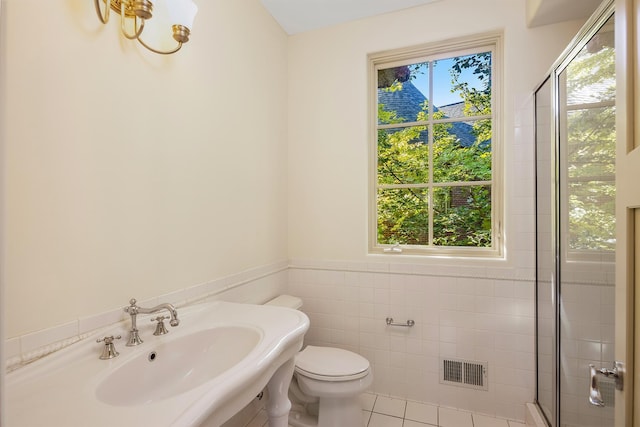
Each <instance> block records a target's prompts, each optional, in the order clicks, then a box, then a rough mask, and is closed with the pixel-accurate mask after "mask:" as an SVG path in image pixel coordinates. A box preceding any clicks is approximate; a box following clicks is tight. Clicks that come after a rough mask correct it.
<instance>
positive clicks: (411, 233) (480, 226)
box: [377, 52, 492, 247]
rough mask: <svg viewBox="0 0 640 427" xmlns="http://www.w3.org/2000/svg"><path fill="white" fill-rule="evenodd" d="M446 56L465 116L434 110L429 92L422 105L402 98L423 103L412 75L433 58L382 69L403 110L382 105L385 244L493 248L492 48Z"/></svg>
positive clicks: (381, 83) (381, 233) (381, 79)
mask: <svg viewBox="0 0 640 427" xmlns="http://www.w3.org/2000/svg"><path fill="white" fill-rule="evenodd" d="M439 62H441V63H442V64H450V63H452V64H453V65H451V68H450V75H451V86H450V90H451V92H456V93H458V94H459V95H460V97H461V99H462V102H463V103H464V105H463V107H462V108H461V109H460V111H461V113H460V114H462V116H461V117H454V118H453V119H451V118H449V117H447V116H446V115H445V114H444V112H443V111H440V110H438V109H437V107H436V108H435V109H434V110H435V111H434V112H433V113H432V114H429V101H428V99H426V97H425V98H423V99H422V100H421V101H420V104H412V105H409V106H407V105H406V104H402V103H401V102H405V103H407V102H417V101H416V99H418V97H416V96H415V92H411V93H409V92H408V93H406V94H403V93H402V91H403V90H406V89H407V87H410V88H411V89H413V90H415V88H414V87H412V86H411V80H412V79H413V78H414V77H415V73H418V72H420V73H422V72H423V71H424V70H425V69H428V67H427V65H428V63H420V64H413V65H409V66H406V67H396V68H392V69H388V70H382V71H384V72H382V71H381V72H379V74H378V87H379V88H380V89H379V90H380V91H384V93H386V94H389V93H395V94H396V95H397V97H396V98H393V104H394V105H395V106H396V107H395V108H397V110H396V109H394V108H392V107H391V106H390V105H384V104H383V103H381V102H380V103H379V104H378V124H379V127H378V149H377V159H378V163H377V184H378V190H377V227H378V235H377V239H378V243H379V244H395V243H399V244H403V245H422V246H456V247H490V246H491V244H492V241H491V236H492V230H491V226H492V221H491V218H492V217H491V185H486V183H480V182H483V181H484V182H486V181H491V180H492V147H491V139H492V120H491V119H487V118H485V117H486V116H491V96H492V94H491V53H490V52H486V53H481V54H474V55H468V56H465V57H459V58H453V61H451V60H444V61H443V60H441V61H439ZM431 67H433V65H431ZM407 71H409V75H408V76H407V74H406V72H407ZM469 71H472V74H473V75H474V76H476V79H477V81H476V82H475V83H473V84H471V83H470V82H469V80H468V78H467V77H466V75H465V72H466V73H467V74H468V72H469ZM391 78H394V80H393V81H391ZM407 82H408V83H407ZM478 82H480V83H478ZM406 85H409V86H406ZM387 99H391V98H387ZM400 109H401V110H402V111H404V112H405V113H400V112H399V110H400ZM408 111H413V114H411V115H409V114H406V112H408ZM403 115H407V116H408V117H403ZM411 116H413V117H411ZM476 117H477V118H476ZM388 125H394V126H388ZM395 125H397V126H395ZM461 134H464V135H470V137H471V138H473V140H472V142H471V143H469V141H468V139H469V136H465V138H466V141H465V142H464V143H463V142H462V141H461V140H460V138H459V135H461ZM474 182H478V183H479V184H477V185H475V184H474ZM430 227H431V228H432V229H430Z"/></svg>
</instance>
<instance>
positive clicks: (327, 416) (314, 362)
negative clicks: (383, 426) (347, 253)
mask: <svg viewBox="0 0 640 427" xmlns="http://www.w3.org/2000/svg"><path fill="white" fill-rule="evenodd" d="M267 304H268V305H276V306H281V307H289V308H294V309H296V310H297V309H299V308H300V307H302V300H301V299H300V298H298V297H293V296H290V295H280V296H279V297H277V298H274V299H273V300H271V301H269V302H267ZM372 382H373V374H372V373H371V369H370V366H369V361H368V360H367V359H365V358H364V357H362V356H360V355H359V354H356V353H353V352H351V351H347V350H343V349H340V348H333V347H316V346H310V345H309V346H306V347H305V348H304V349H303V350H302V351H301V352H300V353H298V355H297V356H296V367H295V372H294V374H293V379H292V380H291V386H290V387H289V399H290V400H291V403H292V408H291V412H290V414H289V424H290V425H291V426H292V427H347V426H348V427H351V426H357V427H359V426H361V425H363V422H362V406H361V403H360V395H361V394H362V393H363V392H364V391H365V390H366V389H367V388H368V387H369V386H370V385H371V383H372Z"/></svg>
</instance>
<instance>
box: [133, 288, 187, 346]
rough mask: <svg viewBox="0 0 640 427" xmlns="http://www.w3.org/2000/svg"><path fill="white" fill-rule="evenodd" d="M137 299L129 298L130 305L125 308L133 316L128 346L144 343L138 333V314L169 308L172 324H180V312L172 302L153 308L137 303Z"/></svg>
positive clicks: (170, 322)
mask: <svg viewBox="0 0 640 427" xmlns="http://www.w3.org/2000/svg"><path fill="white" fill-rule="evenodd" d="M136 302H137V301H136V299H135V298H131V299H130V300H129V304H130V305H129V306H127V307H125V308H124V311H125V312H126V313H129V315H130V316H131V330H130V331H129V332H130V334H129V341H128V342H127V346H128V347H132V346H134V345H138V344H142V342H143V341H142V339H141V338H140V335H139V334H138V326H137V324H136V317H137V316H138V314H153V313H157V312H159V311H162V310H167V311H168V312H169V315H170V316H171V320H170V321H169V324H170V325H171V326H178V325H179V324H180V320H179V319H178V312H177V311H176V308H175V307H174V306H173V305H171V304H158V305H156V306H155V307H152V308H142V307H139V306H137V305H136Z"/></svg>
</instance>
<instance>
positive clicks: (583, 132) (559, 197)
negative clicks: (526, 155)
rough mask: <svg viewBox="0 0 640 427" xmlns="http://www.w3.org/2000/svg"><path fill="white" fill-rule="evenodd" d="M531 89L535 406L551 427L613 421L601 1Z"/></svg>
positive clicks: (610, 55) (608, 88) (608, 118)
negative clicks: (596, 397)
mask: <svg viewBox="0 0 640 427" xmlns="http://www.w3.org/2000/svg"><path fill="white" fill-rule="evenodd" d="M590 25H591V26H586V27H585V29H583V31H582V32H581V37H580V38H579V39H576V40H577V41H576V42H575V44H574V45H573V46H571V47H570V48H569V49H568V50H567V51H566V53H565V55H564V57H563V58H561V59H560V60H559V61H558V62H557V63H556V65H555V66H554V69H553V70H552V72H551V74H550V76H549V77H548V78H547V80H546V81H545V82H544V83H543V84H542V85H541V86H540V87H539V88H538V90H537V91H536V93H535V102H536V108H535V113H536V347H537V351H536V353H537V394H536V395H537V403H538V405H539V407H540V410H541V411H542V413H543V414H544V416H545V418H546V419H547V421H548V423H549V425H550V426H551V427H611V426H613V425H614V420H613V414H614V404H615V399H614V389H615V387H614V384H613V381H612V380H608V379H606V378H600V392H601V394H602V399H603V401H604V406H594V405H592V404H590V403H589V382H590V376H589V374H590V372H589V365H590V364H594V365H595V366H596V367H598V368H600V367H605V368H612V367H613V361H614V336H615V332H614V317H615V310H614V299H615V298H614V293H615V292H614V289H615V288H614V282H615V278H614V271H615V244H616V241H615V211H614V207H615V140H616V133H615V112H616V109H615V108H616V107H615V91H616V85H615V51H614V17H613V1H609V2H607V3H606V4H603V6H601V8H600V9H599V12H598V13H597V14H596V15H595V16H594V18H593V19H592V20H591V21H590Z"/></svg>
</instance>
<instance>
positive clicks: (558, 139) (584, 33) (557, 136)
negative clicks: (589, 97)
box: [533, 0, 616, 427]
mask: <svg viewBox="0 0 640 427" xmlns="http://www.w3.org/2000/svg"><path fill="white" fill-rule="evenodd" d="M615 3H616V0H604V1H603V2H602V3H601V5H600V6H599V7H598V9H596V11H595V12H594V13H593V15H592V16H591V17H590V18H589V19H588V20H587V22H586V23H585V24H584V26H583V27H582V28H581V30H580V31H579V32H578V34H577V35H576V36H575V37H574V39H573V40H572V41H571V43H569V45H568V47H567V48H566V49H565V50H564V51H563V53H562V54H561V55H560V57H559V58H558V59H557V60H556V62H555V63H554V64H553V65H552V67H551V69H550V71H549V72H548V73H547V74H546V76H545V78H544V79H543V80H542V82H541V83H540V84H539V85H538V86H536V88H535V89H534V91H533V92H534V103H535V104H536V105H534V111H535V114H536V118H537V103H536V101H537V98H536V94H537V93H538V92H539V91H540V90H542V89H543V87H544V86H545V84H547V83H549V85H550V88H549V90H550V92H551V113H552V114H551V115H552V120H551V122H550V124H551V129H550V133H551V135H552V140H551V145H552V150H551V151H552V153H551V163H552V167H551V169H552V171H553V177H552V183H553V186H552V189H551V192H552V206H551V210H552V212H551V216H552V220H553V223H552V227H551V230H552V235H551V240H552V242H553V250H554V256H553V259H554V264H555V265H554V268H553V272H554V276H553V278H554V279H555V280H554V281H552V286H551V292H552V301H553V307H554V313H553V324H552V329H553V331H554V340H553V349H552V351H553V358H552V364H553V375H552V382H553V384H554V388H553V392H554V393H553V396H552V401H553V408H552V410H553V413H552V414H546V413H545V412H544V411H542V410H541V413H542V415H543V416H544V418H545V419H546V421H547V423H548V424H549V425H550V426H551V427H561V408H562V407H561V375H560V372H561V364H560V362H561V360H560V352H561V350H562V348H561V338H562V337H561V330H560V329H561V323H560V320H561V313H560V296H561V294H562V271H561V270H562V269H561V266H562V263H561V259H562V256H561V254H562V252H561V250H562V249H563V247H562V243H563V242H562V239H561V238H560V237H561V234H560V231H561V230H560V227H561V224H562V222H563V221H562V220H561V219H560V217H559V214H560V212H561V206H562V198H561V197H560V196H561V194H562V193H561V191H562V190H563V189H562V187H561V183H560V173H561V171H560V168H561V161H560V159H561V143H562V137H563V135H562V134H561V133H562V127H561V125H560V120H561V115H560V112H561V110H562V105H561V104H560V101H561V99H560V90H561V88H560V85H559V84H558V82H559V79H560V75H561V73H562V72H563V71H565V69H566V68H567V66H568V65H569V64H570V63H571V62H572V61H573V60H574V59H575V58H576V56H577V55H578V54H579V53H580V51H581V50H582V49H583V48H584V47H585V46H586V45H587V43H588V42H589V41H590V40H591V39H592V38H593V37H594V36H595V35H596V34H597V33H598V32H599V31H600V29H601V28H602V26H604V25H605V24H606V22H607V21H608V20H609V19H610V18H611V17H612V16H614V14H615ZM536 123H537V121H536ZM535 132H536V136H535V140H536V150H535V151H536V153H535V154H536V160H535V161H536V178H535V183H536V236H537V234H538V220H537V213H538V211H537V206H538V197H537V194H538V189H537V183H538V179H537V176H538V170H537V140H538V129H537V126H535ZM537 245H538V241H537V237H536V286H535V310H536V322H535V337H536V339H535V349H536V398H535V400H536V404H538V405H539V392H540V377H539V372H538V371H539V342H538V341H539V317H538V315H539V302H538V296H539V290H538V283H539V277H538V274H539V269H538V261H539V259H538V248H537ZM586 398H587V393H586V392H585V399H586ZM550 418H551V419H550Z"/></svg>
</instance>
